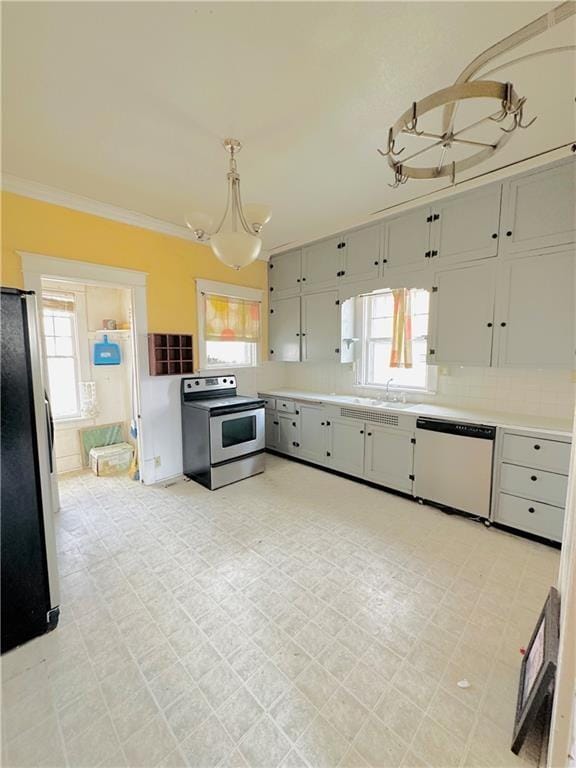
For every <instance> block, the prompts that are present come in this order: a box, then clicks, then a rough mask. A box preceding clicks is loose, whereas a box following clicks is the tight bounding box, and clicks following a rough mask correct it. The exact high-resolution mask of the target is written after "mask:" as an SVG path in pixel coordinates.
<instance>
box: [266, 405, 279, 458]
mask: <svg viewBox="0 0 576 768" xmlns="http://www.w3.org/2000/svg"><path fill="white" fill-rule="evenodd" d="M265 421H266V447H267V448H273V449H274V450H276V449H278V448H279V446H280V422H279V420H278V415H277V414H276V412H275V411H266V419H265Z"/></svg>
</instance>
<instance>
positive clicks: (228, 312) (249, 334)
mask: <svg viewBox="0 0 576 768" xmlns="http://www.w3.org/2000/svg"><path fill="white" fill-rule="evenodd" d="M204 299H205V314H204V317H205V323H204V336H205V338H206V339H207V340H208V341H258V340H259V339H260V302H258V301H248V300H247V299H237V298H234V297H232V296H217V295H215V294H205V296H204Z"/></svg>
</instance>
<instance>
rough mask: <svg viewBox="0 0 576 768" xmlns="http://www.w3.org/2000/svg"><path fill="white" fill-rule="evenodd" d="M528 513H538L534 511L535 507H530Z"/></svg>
mask: <svg viewBox="0 0 576 768" xmlns="http://www.w3.org/2000/svg"><path fill="white" fill-rule="evenodd" d="M528 512H530V514H531V515H533V514H534V512H536V510H535V509H534V507H528Z"/></svg>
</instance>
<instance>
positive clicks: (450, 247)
mask: <svg viewBox="0 0 576 768" xmlns="http://www.w3.org/2000/svg"><path fill="white" fill-rule="evenodd" d="M500 196H501V187H500V185H499V184H497V185H493V186H489V187H483V188H482V189H478V190H474V191H473V192H468V193H465V194H461V195H459V196H458V197H454V198H451V199H449V200H445V201H440V202H438V203H435V204H434V205H433V206H432V222H431V225H432V230H431V232H432V235H431V240H432V244H431V257H432V259H433V263H438V264H449V263H455V262H461V261H470V260H472V259H485V258H490V257H492V256H496V254H497V253H498V230H499V226H500ZM432 254H433V255H432Z"/></svg>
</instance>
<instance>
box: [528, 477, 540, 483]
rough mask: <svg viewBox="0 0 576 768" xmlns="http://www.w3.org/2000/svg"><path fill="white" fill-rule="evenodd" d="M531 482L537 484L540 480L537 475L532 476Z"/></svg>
mask: <svg viewBox="0 0 576 768" xmlns="http://www.w3.org/2000/svg"><path fill="white" fill-rule="evenodd" d="M530 480H532V482H534V483H535V482H536V480H538V478H537V477H536V475H532V476H531V477H530Z"/></svg>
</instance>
